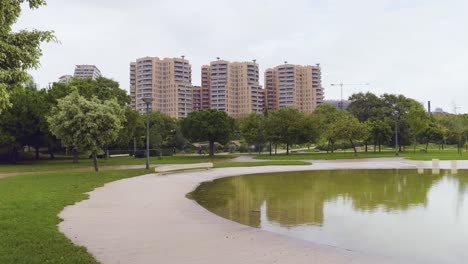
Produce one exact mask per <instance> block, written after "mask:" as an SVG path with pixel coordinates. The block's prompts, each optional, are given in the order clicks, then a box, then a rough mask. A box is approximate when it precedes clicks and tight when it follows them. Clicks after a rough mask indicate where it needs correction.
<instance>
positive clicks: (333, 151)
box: [330, 141, 335, 154]
mask: <svg viewBox="0 0 468 264" xmlns="http://www.w3.org/2000/svg"><path fill="white" fill-rule="evenodd" d="M330 143H331V153H332V154H333V153H335V142H333V141H330Z"/></svg>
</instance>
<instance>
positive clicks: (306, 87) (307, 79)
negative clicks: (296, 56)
mask: <svg viewBox="0 0 468 264" xmlns="http://www.w3.org/2000/svg"><path fill="white" fill-rule="evenodd" d="M323 98H324V93H323V87H322V77H321V68H320V65H319V64H317V65H315V66H310V65H307V66H302V65H294V64H284V65H279V66H276V67H275V68H270V69H267V70H266V71H265V107H266V109H268V110H274V109H279V108H283V107H295V108H297V109H298V110H299V111H302V112H308V113H311V112H313V111H314V110H315V108H316V107H317V105H319V104H321V103H323Z"/></svg>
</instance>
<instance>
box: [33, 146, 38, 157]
mask: <svg viewBox="0 0 468 264" xmlns="http://www.w3.org/2000/svg"><path fill="white" fill-rule="evenodd" d="M34 150H35V152H36V159H37V160H38V159H39V147H35V148H34Z"/></svg>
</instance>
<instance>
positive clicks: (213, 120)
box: [181, 109, 235, 157]
mask: <svg viewBox="0 0 468 264" xmlns="http://www.w3.org/2000/svg"><path fill="white" fill-rule="evenodd" d="M181 128H182V134H183V135H184V137H186V138H188V139H189V140H191V141H205V140H208V141H209V144H210V157H212V156H213V155H214V143H215V142H219V143H221V144H225V143H227V142H229V139H230V138H231V136H232V134H233V132H234V128H235V121H234V119H233V118H232V117H230V116H228V115H227V114H226V112H222V111H218V110H216V109H206V110H200V111H195V112H191V113H190V114H188V116H187V117H186V118H185V119H183V120H182V123H181Z"/></svg>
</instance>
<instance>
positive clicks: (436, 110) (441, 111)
mask: <svg viewBox="0 0 468 264" xmlns="http://www.w3.org/2000/svg"><path fill="white" fill-rule="evenodd" d="M432 113H433V114H435V115H446V114H448V113H447V112H445V111H444V109H442V108H440V107H436V109H434V111H433V112H432Z"/></svg>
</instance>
